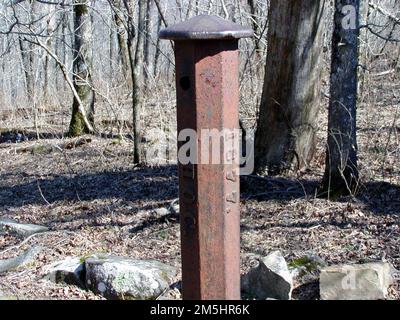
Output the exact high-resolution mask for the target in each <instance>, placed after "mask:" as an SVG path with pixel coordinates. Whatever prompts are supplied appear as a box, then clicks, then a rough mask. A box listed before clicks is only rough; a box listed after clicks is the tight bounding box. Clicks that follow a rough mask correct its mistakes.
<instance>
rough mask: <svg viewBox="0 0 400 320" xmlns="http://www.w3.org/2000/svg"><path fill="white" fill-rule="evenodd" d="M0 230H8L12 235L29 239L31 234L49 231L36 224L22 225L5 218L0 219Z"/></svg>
mask: <svg viewBox="0 0 400 320" xmlns="http://www.w3.org/2000/svg"><path fill="white" fill-rule="evenodd" d="M0 228H1V229H8V230H10V231H11V232H12V233H15V234H17V235H19V236H21V237H29V236H30V235H32V234H35V233H41V232H46V231H48V230H49V229H48V228H47V227H44V226H39V225H36V224H23V223H19V222H16V221H14V220H11V219H7V218H1V219H0Z"/></svg>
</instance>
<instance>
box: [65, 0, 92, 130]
mask: <svg viewBox="0 0 400 320" xmlns="http://www.w3.org/2000/svg"><path fill="white" fill-rule="evenodd" d="M90 5H91V1H90V0H74V14H75V20H74V35H75V41H74V60H73V70H74V77H73V80H74V87H75V90H76V92H77V93H78V95H79V98H80V100H81V101H78V99H76V98H75V97H74V101H73V106H72V118H71V123H70V127H69V135H70V136H80V135H82V134H84V133H90V131H91V130H90V128H88V126H87V125H86V124H85V121H84V119H83V115H82V113H81V112H80V108H79V107H80V103H82V107H83V109H84V110H85V111H86V116H87V119H88V121H89V123H90V124H91V126H92V127H93V126H94V98H95V97H94V91H93V88H92V87H93V86H92V50H91V48H90V45H91V41H90V40H91V32H92V31H91V19H90V13H89V7H90Z"/></svg>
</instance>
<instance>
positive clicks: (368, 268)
mask: <svg viewBox="0 0 400 320" xmlns="http://www.w3.org/2000/svg"><path fill="white" fill-rule="evenodd" d="M392 272H393V268H392V267H391V265H390V264H389V263H387V262H375V263H365V264H356V265H336V266H330V267H326V268H323V269H322V270H321V275H320V296H321V299H322V300H379V299H385V298H386V297H387V290H388V287H389V285H390V284H391V283H393V278H392Z"/></svg>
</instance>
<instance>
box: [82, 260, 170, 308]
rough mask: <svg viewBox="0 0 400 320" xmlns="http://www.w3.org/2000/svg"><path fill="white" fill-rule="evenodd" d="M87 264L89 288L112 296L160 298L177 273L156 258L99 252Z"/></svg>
mask: <svg viewBox="0 0 400 320" xmlns="http://www.w3.org/2000/svg"><path fill="white" fill-rule="evenodd" d="M85 266H86V287H87V288H88V289H90V290H92V291H93V292H95V293H97V294H101V295H102V296H104V297H105V298H108V299H133V300H151V299H156V298H157V297H158V296H159V295H161V294H162V293H163V292H164V291H165V290H166V289H168V287H169V283H170V282H171V280H172V278H173V277H174V276H175V275H176V273H177V270H176V268H174V267H172V266H169V265H166V264H164V263H161V262H158V261H154V260H134V259H129V258H124V257H118V256H112V255H99V254H98V255H94V256H92V257H89V258H88V259H86V261H85Z"/></svg>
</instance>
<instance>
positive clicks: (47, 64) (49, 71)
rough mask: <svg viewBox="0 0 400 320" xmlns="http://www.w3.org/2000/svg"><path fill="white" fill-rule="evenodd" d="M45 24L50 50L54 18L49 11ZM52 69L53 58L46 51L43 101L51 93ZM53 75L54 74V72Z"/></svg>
mask: <svg viewBox="0 0 400 320" xmlns="http://www.w3.org/2000/svg"><path fill="white" fill-rule="evenodd" d="M46 26H47V36H48V39H47V47H48V48H49V49H50V50H52V46H53V35H52V33H53V32H54V27H55V18H54V17H53V16H51V14H50V13H49V17H48V19H47V21H46ZM52 67H53V68H52ZM52 70H54V64H53V60H52V59H51V57H50V56H49V55H48V54H47V53H46V56H45V58H44V100H45V102H48V101H47V100H48V99H49V97H50V95H51V90H50V83H51V81H52V78H51V75H52V74H53V72H52ZM55 76H56V74H55Z"/></svg>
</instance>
